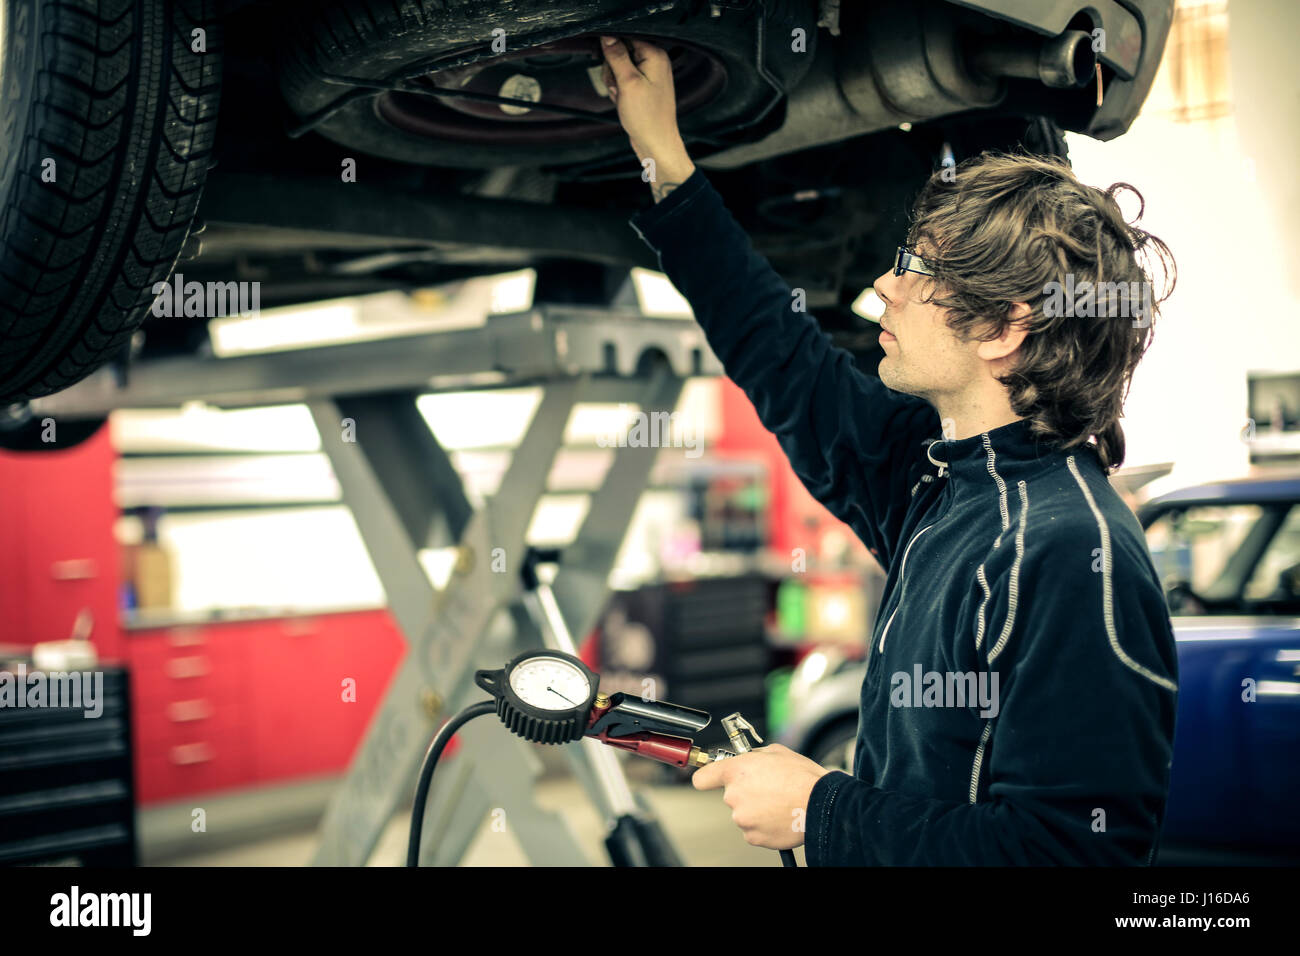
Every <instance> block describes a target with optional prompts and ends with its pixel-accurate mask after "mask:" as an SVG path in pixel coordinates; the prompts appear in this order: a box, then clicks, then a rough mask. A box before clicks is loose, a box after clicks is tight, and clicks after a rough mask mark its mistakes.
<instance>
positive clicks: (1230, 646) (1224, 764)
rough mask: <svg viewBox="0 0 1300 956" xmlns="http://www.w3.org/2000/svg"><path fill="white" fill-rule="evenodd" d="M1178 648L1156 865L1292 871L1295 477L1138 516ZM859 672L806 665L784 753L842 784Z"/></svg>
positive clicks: (1299, 833) (1164, 504)
mask: <svg viewBox="0 0 1300 956" xmlns="http://www.w3.org/2000/svg"><path fill="white" fill-rule="evenodd" d="M1138 516H1139V519H1140V521H1141V523H1142V526H1143V528H1145V529H1146V533H1147V544H1148V546H1149V547H1150V549H1151V556H1152V560H1153V561H1154V563H1155V566H1156V569H1157V571H1159V573H1160V576H1161V578H1162V580H1163V581H1164V582H1165V589H1166V590H1165V593H1166V597H1167V599H1168V601H1169V609H1170V614H1171V615H1172V617H1173V624H1174V633H1175V636H1176V638H1177V641H1178V670H1179V695H1178V724H1177V730H1176V732H1175V737H1174V758H1173V769H1172V779H1171V782H1170V792H1169V804H1168V808H1167V814H1166V819H1165V825H1164V831H1163V836H1162V839H1161V850H1160V857H1159V862H1161V863H1162V864H1215V863H1224V864H1227V863H1295V862H1297V861H1300V813H1298V812H1297V810H1298V809H1300V473H1295V474H1286V475H1280V476H1273V477H1261V478H1250V479H1243V480H1239V481H1227V482H1221V483H1218V484H1208V485H1199V486H1196V487H1193V488H1186V489H1182V490H1179V491H1176V492H1172V493H1170V494H1166V495H1162V496H1160V497H1158V498H1155V499H1153V500H1152V501H1150V502H1148V503H1147V504H1146V505H1144V506H1142V508H1141V509H1140V510H1139V513H1138ZM864 673H865V664H864V663H863V662H862V661H861V660H860V659H855V658H852V657H849V656H846V655H845V654H844V653H843V652H842V651H839V650H836V649H819V650H818V651H816V652H814V653H813V654H810V655H809V656H808V657H806V658H805V659H804V661H803V662H802V663H801V664H800V666H799V667H798V668H797V669H796V671H795V674H794V678H793V680H792V682H791V709H790V720H789V722H788V724H787V725H786V727H785V728H784V730H783V732H782V734H781V737H780V739H781V742H782V743H784V744H786V745H787V746H789V747H791V748H792V749H794V750H798V751H800V752H801V753H805V754H807V755H808V756H809V757H811V758H812V759H814V760H816V761H817V762H818V763H820V764H822V765H823V766H825V767H833V768H835V769H844V770H847V771H848V772H852V771H851V769H850V768H851V767H852V763H853V745H854V739H855V737H856V734H857V721H858V714H857V711H858V696H859V692H860V690H861V687H862V680H863V677H864Z"/></svg>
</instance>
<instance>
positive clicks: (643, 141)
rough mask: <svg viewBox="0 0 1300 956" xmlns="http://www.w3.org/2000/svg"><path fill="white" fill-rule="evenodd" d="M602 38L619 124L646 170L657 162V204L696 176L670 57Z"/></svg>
mask: <svg viewBox="0 0 1300 956" xmlns="http://www.w3.org/2000/svg"><path fill="white" fill-rule="evenodd" d="M629 42H630V43H631V44H632V51H631V55H629V53H628V48H627V45H626V44H625V43H624V42H623V41H622V40H620V39H619V38H617V37H601V49H602V51H603V52H604V55H605V71H604V80H605V86H606V87H607V88H608V89H609V97H610V99H611V100H613V101H614V105H615V106H616V107H617V108H618V119H619V122H620V123H622V124H623V129H624V130H625V131H626V132H627V135H628V139H629V140H631V142H632V149H633V150H634V151H635V152H636V155H637V158H638V159H640V160H641V163H642V165H643V166H648V164H647V163H646V160H647V159H649V160H653V161H654V166H653V169H652V172H651V174H650V175H651V178H650V183H651V191H652V192H653V193H654V197H655V202H658V201H659V200H660V199H662V198H663V197H664V196H666V195H668V193H669V192H671V191H672V190H673V189H675V188H677V187H678V186H680V185H681V184H682V183H684V182H685V181H686V180H687V179H688V178H689V177H690V175H691V173H693V172H695V165H694V164H693V163H692V162H691V158H690V156H689V155H687V152H686V144H685V143H683V142H682V134H681V131H680V130H678V128H677V97H676V94H675V93H674V92H673V68H672V64H671V63H670V62H669V60H668V54H667V53H665V52H664V51H663V50H661V49H660V48H659V47H657V46H655V45H654V44H652V43H646V42H645V41H644V40H631V41H629Z"/></svg>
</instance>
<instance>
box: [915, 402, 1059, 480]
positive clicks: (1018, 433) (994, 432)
mask: <svg viewBox="0 0 1300 956" xmlns="http://www.w3.org/2000/svg"><path fill="white" fill-rule="evenodd" d="M926 455H927V456H928V457H929V459H930V463H931V464H933V465H935V466H936V467H937V468H939V469H940V471H941V472H942V473H943V475H944V476H945V477H951V478H952V479H954V480H955V481H957V482H958V483H963V484H966V483H981V484H986V483H988V482H990V481H992V482H994V483H998V482H999V481H1001V482H1006V483H1010V484H1014V483H1015V482H1017V481H1021V480H1023V479H1028V478H1029V477H1030V476H1032V475H1035V474H1037V473H1038V472H1040V471H1041V470H1042V469H1043V468H1044V467H1046V466H1048V465H1050V464H1052V463H1053V462H1056V461H1059V460H1061V459H1063V457H1064V453H1063V452H1062V451H1061V450H1060V448H1059V447H1058V446H1057V445H1056V444H1055V443H1052V442H1049V441H1047V440H1046V439H1043V438H1040V437H1037V436H1035V435H1033V434H1032V433H1031V432H1030V428H1029V422H1028V420H1026V419H1023V418H1022V419H1019V420H1017V421H1014V422H1012V423H1011V424H1009V425H1003V426H1001V427H999V428H994V429H991V430H990V431H986V432H982V433H980V434H978V435H972V436H970V437H969V438H958V439H943V438H940V439H937V440H936V441H934V442H933V443H932V444H930V446H929V447H928V448H927V449H926Z"/></svg>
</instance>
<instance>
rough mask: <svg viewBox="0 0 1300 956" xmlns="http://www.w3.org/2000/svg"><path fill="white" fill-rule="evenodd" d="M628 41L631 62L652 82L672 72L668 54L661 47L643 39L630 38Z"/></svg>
mask: <svg viewBox="0 0 1300 956" xmlns="http://www.w3.org/2000/svg"><path fill="white" fill-rule="evenodd" d="M629 42H630V43H631V44H632V62H633V63H635V64H636V67H637V69H639V70H640V71H641V72H642V73H644V74H645V75H646V76H647V77H648V78H649V79H650V80H651V81H652V82H658V81H659V80H661V79H663V78H664V77H666V76H669V75H671V74H672V67H671V65H670V64H669V61H668V54H667V53H666V52H665V51H664V50H663V48H662V47H657V46H655V45H654V44H653V43H649V42H647V41H645V40H631V41H629Z"/></svg>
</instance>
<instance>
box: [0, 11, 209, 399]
mask: <svg viewBox="0 0 1300 956" xmlns="http://www.w3.org/2000/svg"><path fill="white" fill-rule="evenodd" d="M0 4H2V5H3V11H2V12H3V14H4V25H5V26H4V30H3V35H2V36H0V44H2V46H0V55H2V57H3V59H0V64H3V75H0V128H2V129H3V144H4V145H3V146H0V403H5V404H11V403H18V402H21V401H24V400H26V399H30V398H37V397H40V396H42V395H48V394H50V393H52V392H56V391H59V390H60V389H63V388H67V387H68V386H69V385H72V384H74V383H75V382H77V381H79V380H80V379H82V378H84V377H85V376H86V375H88V374H90V373H91V372H92V371H94V370H95V369H96V368H98V367H99V366H100V365H101V364H103V363H104V362H105V361H106V360H108V359H109V358H111V357H113V356H114V355H116V354H118V353H119V352H121V351H122V350H123V348H124V347H125V346H126V345H127V344H128V342H129V341H130V338H131V335H132V333H133V332H134V331H135V329H136V328H137V327H138V326H139V324H140V323H141V321H142V320H143V319H144V317H145V315H146V313H147V312H148V310H149V307H150V304H151V303H152V302H153V299H154V292H153V289H154V286H155V284H156V283H158V282H161V281H165V280H166V279H167V277H168V276H169V275H170V274H171V271H172V267H173V266H174V265H175V262H176V259H177V256H178V254H179V253H180V252H181V249H182V247H183V246H184V244H185V241H186V238H187V236H188V234H189V231H190V227H191V224H192V222H193V220H194V215H195V211H196V209H197V207H198V202H199V196H200V193H201V191H202V189H203V183H204V179H205V178H206V175H207V169H208V165H209V161H210V154H211V150H212V143H213V135H214V132H215V126H216V120H217V101H218V95H219V78H220V55H221V54H220V39H219V35H218V31H217V26H216V23H215V3H214V2H213V0H98V2H95V0H0ZM196 30H202V31H204V32H203V33H202V34H195V33H194V31H196ZM200 39H201V40H202V41H203V45H204V46H205V47H206V49H205V50H204V51H203V52H196V49H195V48H196V47H197V46H199V40H200Z"/></svg>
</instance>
